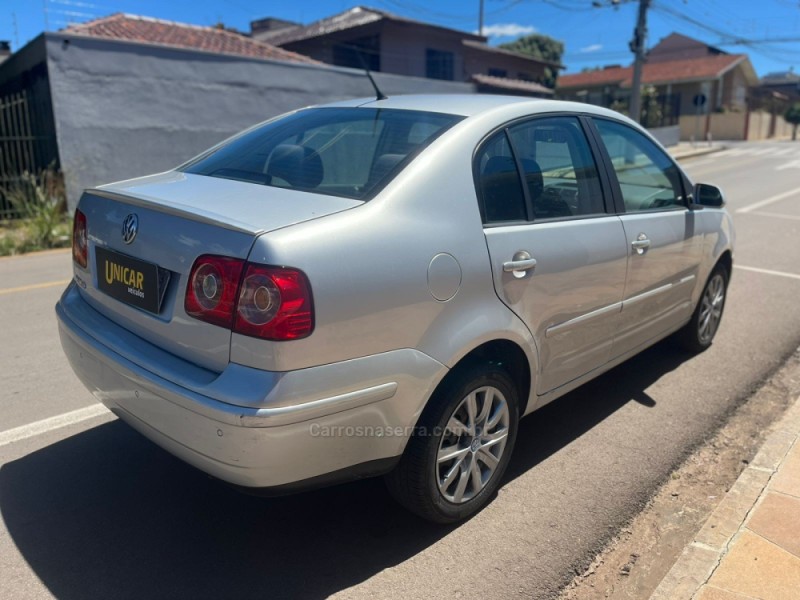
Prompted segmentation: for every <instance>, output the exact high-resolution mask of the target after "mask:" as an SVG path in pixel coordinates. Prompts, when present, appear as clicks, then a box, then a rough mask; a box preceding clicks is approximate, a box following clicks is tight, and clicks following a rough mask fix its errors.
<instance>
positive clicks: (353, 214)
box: [56, 95, 734, 522]
mask: <svg viewBox="0 0 800 600" xmlns="http://www.w3.org/2000/svg"><path fill="white" fill-rule="evenodd" d="M723 204H724V201H723V196H722V193H721V192H720V190H719V189H717V188H716V187H713V186H711V185H704V184H697V185H693V184H692V182H690V180H689V179H688V177H687V176H686V175H685V173H683V171H682V170H681V169H680V167H678V165H676V164H675V162H674V161H673V160H672V159H671V158H670V156H669V155H668V154H667V153H666V152H665V151H664V150H663V148H662V147H661V146H660V145H659V144H658V143H657V142H656V141H655V140H654V139H653V138H652V137H651V136H650V135H649V134H648V133H647V132H646V131H645V130H643V129H642V128H641V127H639V126H638V125H637V124H635V123H634V122H632V121H631V120H629V119H627V118H625V117H623V116H620V115H619V114H617V113H615V112H612V111H609V110H605V109H601V108H597V107H593V106H588V105H582V104H575V103H567V102H556V101H549V100H531V99H525V98H511V97H501V96H482V95H470V96H466V95H465V96H400V97H396V98H390V99H380V100H375V99H373V100H369V99H361V100H353V101H349V102H342V103H337V104H331V105H327V106H320V107H314V108H307V109H303V110H298V111H296V112H292V113H290V114H287V115H283V116H281V117H278V118H276V119H272V120H270V121H267V122H265V123H262V124H260V125H257V126H255V127H253V128H251V129H248V130H247V131H245V132H243V133H241V134H239V135H237V136H235V137H233V138H231V139H229V140H227V141H225V142H222V143H221V144H219V145H217V146H215V147H213V148H211V149H210V150H208V151H207V152H205V153H203V154H201V155H200V156H198V157H197V158H195V159H193V160H191V161H189V162H188V163H186V164H184V165H182V166H180V167H178V168H177V169H174V170H172V171H167V172H165V173H161V174H158V175H152V176H148V177H142V178H139V179H133V180H129V181H123V182H120V183H114V184H109V185H105V186H101V187H98V188H96V189H89V190H87V191H86V192H85V193H84V195H83V197H82V198H81V200H80V204H79V206H78V210H77V211H76V213H75V225H74V235H73V259H74V261H73V262H74V279H73V281H72V282H71V283H70V284H69V286H68V287H67V289H66V291H65V292H64V294H63V296H62V297H61V300H60V301H59V303H58V305H57V306H56V312H57V314H58V320H59V329H60V335H61V342H62V345H63V347H64V351H65V352H66V355H67V357H68V358H69V361H70V363H71V364H72V367H73V369H74V370H75V372H76V373H77V375H78V376H79V377H80V379H81V380H82V381H83V382H84V383H85V385H86V386H87V387H88V388H89V390H90V391H91V392H92V393H93V394H94V395H95V396H96V397H97V398H98V399H99V400H100V401H101V402H103V403H104V404H105V405H106V406H107V407H108V408H109V409H110V410H111V411H113V412H114V413H115V414H116V415H118V416H119V417H120V418H121V419H123V420H124V421H126V422H127V423H129V424H130V425H131V426H132V427H134V428H135V429H137V430H138V431H140V432H141V433H142V434H144V435H145V436H146V437H148V438H150V439H151V440H153V441H154V442H155V443H157V444H159V445H160V446H162V447H163V448H165V449H166V450H168V451H169V452H171V453H173V454H175V455H176V456H178V457H180V458H182V459H183V460H184V461H186V462H187V463H189V464H191V465H194V466H195V467H197V468H199V469H202V470H203V471H205V472H207V473H209V474H211V475H212V476H214V477H216V478H219V479H221V480H224V481H226V482H229V483H231V484H234V485H236V486H240V487H244V488H257V489H261V490H265V491H267V492H273V493H285V492H291V491H296V490H299V489H304V488H307V487H313V486H320V485H327V484H330V483H333V482H338V481H344V480H348V479H354V478H360V477H367V476H375V475H385V476H386V481H387V484H388V487H389V489H390V490H391V492H392V494H393V495H394V496H395V497H396V498H397V499H398V500H399V501H400V502H401V503H402V504H403V505H405V506H406V507H407V508H409V509H410V510H412V511H414V512H416V513H417V514H419V515H421V516H423V517H425V518H428V519H430V520H433V521H437V522H453V521H457V520H459V519H463V518H465V517H467V516H469V515H470V514H472V513H474V512H475V511H477V510H479V509H480V508H481V507H482V506H483V505H485V504H486V503H487V502H488V501H489V500H490V498H491V497H492V495H493V494H494V492H495V491H496V490H497V488H498V486H499V485H500V483H501V481H502V476H503V472H504V470H505V468H506V465H507V464H508V461H509V456H510V455H511V451H512V449H513V447H514V441H515V438H516V435H517V424H518V422H519V419H520V418H521V417H523V416H525V415H527V414H529V413H531V412H533V411H535V410H536V409H537V408H540V407H541V406H543V405H544V404H546V403H548V402H550V401H551V400H553V399H555V398H557V397H558V396H561V395H563V394H565V393H566V392H568V391H570V390H572V389H574V388H576V387H577V386H579V385H581V384H582V383H584V382H586V381H588V380H589V379H591V378H593V377H596V376H597V375H599V374H601V373H603V372H604V371H607V370H608V369H610V368H611V367H613V366H615V365H617V364H619V363H621V362H622V361H624V360H625V359H627V358H629V357H631V356H633V355H634V354H636V353H637V352H640V351H641V350H642V349H644V348H646V347H648V346H650V345H652V344H654V343H655V342H657V341H659V340H661V339H662V338H664V337H666V336H668V335H671V334H675V335H676V336H677V337H679V338H680V340H681V341H682V342H683V344H684V345H685V346H686V347H687V348H688V349H689V350H690V351H693V352H699V351H702V350H704V349H705V348H707V347H708V346H709V345H710V344H711V342H712V340H713V338H714V334H715V333H716V331H717V327H718V325H719V322H720V318H721V315H722V310H723V307H724V303H725V294H726V287H727V284H728V280H729V277H730V274H731V267H732V246H733V237H734V234H733V227H732V224H731V219H730V217H729V215H728V214H727V212H726V211H725V209H724V208H723Z"/></svg>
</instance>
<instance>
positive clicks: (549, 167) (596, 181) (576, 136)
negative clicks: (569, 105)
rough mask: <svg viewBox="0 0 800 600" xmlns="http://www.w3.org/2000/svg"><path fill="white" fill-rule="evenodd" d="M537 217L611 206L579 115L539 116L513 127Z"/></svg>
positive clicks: (593, 211)
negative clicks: (605, 203) (539, 117)
mask: <svg viewBox="0 0 800 600" xmlns="http://www.w3.org/2000/svg"><path fill="white" fill-rule="evenodd" d="M509 133H510V135H511V141H512V142H513V144H514V151H515V152H516V153H517V156H518V158H519V160H520V165H521V166H522V169H523V171H524V172H525V182H526V185H527V187H528V193H529V194H530V198H531V203H532V205H533V215H534V218H535V219H558V218H564V217H579V216H587V215H595V214H601V213H604V212H605V205H604V204H603V192H602V188H601V186H600V176H599V175H598V174H597V168H596V167H595V164H594V159H593V158H592V154H591V150H590V149H589V143H588V141H587V140H586V136H585V135H584V133H583V130H582V129H581V126H580V122H579V121H578V119H576V118H574V117H554V118H547V119H535V120H533V121H530V122H527V123H522V124H520V125H516V126H514V127H511V128H510V129H509Z"/></svg>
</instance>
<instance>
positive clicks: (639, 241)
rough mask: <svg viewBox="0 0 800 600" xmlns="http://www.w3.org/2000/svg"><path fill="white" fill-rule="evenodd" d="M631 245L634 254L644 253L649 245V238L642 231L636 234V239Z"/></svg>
mask: <svg viewBox="0 0 800 600" xmlns="http://www.w3.org/2000/svg"><path fill="white" fill-rule="evenodd" d="M631 247H632V248H633V249H634V250H636V254H644V253H645V252H646V251H647V249H648V248H649V247H650V240H649V239H647V236H646V235H645V234H643V233H640V234H639V235H637V236H636V239H635V240H633V241H632V242H631Z"/></svg>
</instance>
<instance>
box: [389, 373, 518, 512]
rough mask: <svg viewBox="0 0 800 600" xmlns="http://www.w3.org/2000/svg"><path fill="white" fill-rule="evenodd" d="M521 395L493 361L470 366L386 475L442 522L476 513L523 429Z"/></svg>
mask: <svg viewBox="0 0 800 600" xmlns="http://www.w3.org/2000/svg"><path fill="white" fill-rule="evenodd" d="M518 407H519V400H518V394H517V390H516V387H515V386H514V383H513V381H511V378H510V377H509V375H508V373H506V371H504V370H503V369H502V368H500V367H498V366H496V365H492V364H482V365H477V366H475V365H472V366H470V367H469V368H462V369H460V370H459V371H458V372H457V373H454V374H453V375H452V377H451V379H450V380H448V381H446V382H445V383H444V384H443V385H442V388H441V389H440V390H438V391H437V393H436V394H435V395H434V397H433V398H431V401H430V403H429V405H428V407H427V408H426V409H425V411H424V412H423V414H422V417H420V421H419V423H418V426H417V428H416V431H415V433H414V435H413V436H412V437H411V439H410V440H409V442H408V445H407V446H406V451H405V453H404V454H403V458H402V459H401V460H400V463H399V464H398V466H397V468H396V469H395V470H394V471H392V473H390V474H389V475H387V477H386V481H387V485H388V487H389V490H390V492H391V493H392V495H393V496H394V497H395V498H396V499H397V500H398V501H399V502H400V503H401V504H402V505H403V506H405V507H406V508H408V509H409V510H411V511H413V512H415V513H416V514H418V515H420V516H421V517H423V518H425V519H428V520H430V521H435V522H437V523H452V522H455V521H459V520H461V519H465V518H467V517H469V516H470V515H472V514H474V513H475V512H477V511H478V510H480V509H481V508H483V506H485V505H486V504H487V502H488V501H489V500H490V499H491V497H492V495H493V494H494V492H495V491H496V490H497V487H498V486H499V484H500V479H501V478H502V476H503V473H504V472H505V469H506V467H507V465H508V460H509V457H510V455H511V450H512V448H513V447H514V441H515V440H516V435H517V423H518V421H519V412H518V411H519V408H518Z"/></svg>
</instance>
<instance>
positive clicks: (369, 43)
mask: <svg viewBox="0 0 800 600" xmlns="http://www.w3.org/2000/svg"><path fill="white" fill-rule="evenodd" d="M333 64H335V65H336V66H338V67H351V68H353V69H363V68H364V67H367V68H368V69H369V70H370V71H380V70H381V38H380V37H379V36H377V35H370V36H367V37H362V38H357V39H355V40H348V41H346V42H338V43H337V44H336V45H334V47H333Z"/></svg>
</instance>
